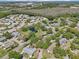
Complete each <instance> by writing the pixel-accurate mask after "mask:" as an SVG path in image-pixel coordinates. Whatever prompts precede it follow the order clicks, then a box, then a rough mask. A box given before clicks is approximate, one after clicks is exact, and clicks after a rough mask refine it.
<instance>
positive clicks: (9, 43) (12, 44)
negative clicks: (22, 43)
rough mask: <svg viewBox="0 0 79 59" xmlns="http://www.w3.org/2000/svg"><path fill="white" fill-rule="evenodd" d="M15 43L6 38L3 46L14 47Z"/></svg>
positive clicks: (5, 47)
mask: <svg viewBox="0 0 79 59" xmlns="http://www.w3.org/2000/svg"><path fill="white" fill-rule="evenodd" d="M15 45H16V44H15V43H14V42H13V41H10V40H8V41H6V42H4V45H3V48H4V49H8V48H11V47H14V46H15Z"/></svg>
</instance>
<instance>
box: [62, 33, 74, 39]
mask: <svg viewBox="0 0 79 59" xmlns="http://www.w3.org/2000/svg"><path fill="white" fill-rule="evenodd" d="M63 37H64V38H67V39H71V38H73V34H72V33H70V32H66V33H64V34H63Z"/></svg>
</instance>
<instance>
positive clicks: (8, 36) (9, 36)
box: [3, 32, 12, 39]
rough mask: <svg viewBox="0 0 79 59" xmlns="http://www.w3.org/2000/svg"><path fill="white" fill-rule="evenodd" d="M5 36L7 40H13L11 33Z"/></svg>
mask: <svg viewBox="0 0 79 59" xmlns="http://www.w3.org/2000/svg"><path fill="white" fill-rule="evenodd" d="M3 36H5V37H6V39H10V38H12V35H11V33H9V32H6V33H4V34H3Z"/></svg>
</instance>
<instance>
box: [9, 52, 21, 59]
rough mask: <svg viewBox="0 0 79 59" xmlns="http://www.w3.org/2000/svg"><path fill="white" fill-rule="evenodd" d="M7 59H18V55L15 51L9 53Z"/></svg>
mask: <svg viewBox="0 0 79 59" xmlns="http://www.w3.org/2000/svg"><path fill="white" fill-rule="evenodd" d="M9 58H14V59H20V54H19V53H18V52H16V51H10V52H9Z"/></svg>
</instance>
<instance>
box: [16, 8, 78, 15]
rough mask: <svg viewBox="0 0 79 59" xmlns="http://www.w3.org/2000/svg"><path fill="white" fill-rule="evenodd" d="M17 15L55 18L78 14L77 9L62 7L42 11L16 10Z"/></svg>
mask: <svg viewBox="0 0 79 59" xmlns="http://www.w3.org/2000/svg"><path fill="white" fill-rule="evenodd" d="M15 11H16V12H18V13H27V14H31V13H34V14H37V15H42V16H57V15H61V14H66V13H69V14H71V13H79V8H78V7H77V8H64V7H57V8H44V9H29V10H27V9H16V10H15Z"/></svg>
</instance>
